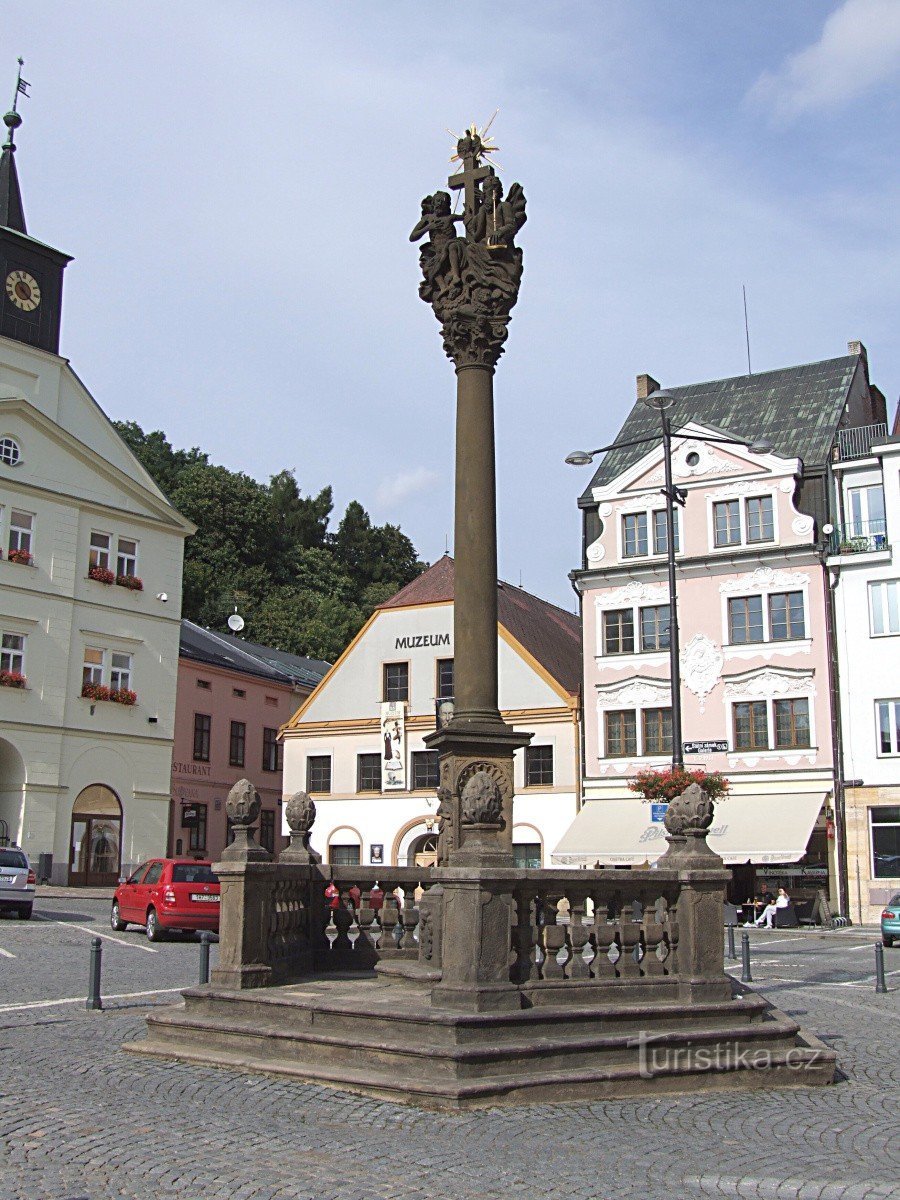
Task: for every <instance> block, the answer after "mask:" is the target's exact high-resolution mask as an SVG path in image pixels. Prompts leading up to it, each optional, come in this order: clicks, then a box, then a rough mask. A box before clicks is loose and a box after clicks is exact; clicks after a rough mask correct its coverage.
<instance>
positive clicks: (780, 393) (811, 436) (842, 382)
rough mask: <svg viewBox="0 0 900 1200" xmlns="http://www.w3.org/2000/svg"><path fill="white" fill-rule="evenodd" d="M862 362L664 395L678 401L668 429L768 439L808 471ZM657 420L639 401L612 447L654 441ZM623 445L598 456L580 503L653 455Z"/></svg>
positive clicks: (818, 461) (825, 445) (717, 382)
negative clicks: (695, 426)
mask: <svg viewBox="0 0 900 1200" xmlns="http://www.w3.org/2000/svg"><path fill="white" fill-rule="evenodd" d="M860 362H861V359H860V357H859V355H857V354H848V355H845V356H844V357H843V358H829V359H826V360H825V361H824V362H816V363H805V364H804V365H802V366H799V367H782V368H781V369H780V370H778V371H763V372H761V373H760V374H758V375H736V376H735V377H734V378H732V379H713V380H711V381H710V382H709V383H692V384H689V385H687V386H686V387H673V388H668V389H667V390H668V391H670V392H671V393H672V394H673V395H674V396H676V397H677V402H676V403H675V405H674V406H673V407H672V408H671V409H669V416H670V418H671V421H672V426H673V428H675V429H677V428H679V427H680V426H682V425H686V424H687V423H688V422H689V421H698V422H700V423H701V424H703V425H708V426H714V427H715V428H716V429H718V430H721V431H722V432H723V433H725V434H726V435H728V436H732V437H736V438H741V439H747V440H748V441H749V440H750V439H752V438H766V439H768V441H770V442H771V443H772V447H773V449H774V450H775V452H776V453H777V454H781V455H784V456H785V457H786V458H799V459H801V460H802V461H803V463H804V465H805V466H807V467H815V466H819V465H823V464H824V463H825V461H826V459H827V458H828V454H829V452H830V450H831V444H832V442H833V441H834V435H835V430H836V429H837V426H838V422H839V421H840V418H841V414H842V412H843V410H844V405H845V404H846V402H847V397H848V394H849V391H850V385H851V383H852V381H853V376H854V373H855V372H856V369H857V367H858V366H859V364H860ZM658 430H659V414H658V413H657V412H656V411H655V410H653V409H651V408H648V407H647V406H646V405H645V404H644V403H642V402H641V401H638V402H637V404H635V406H634V408H633V409H632V410H631V412H630V413H629V414H628V417H627V419H626V421H625V424H624V425H623V426H622V428H621V429H620V430H619V433H618V436H617V437H616V441H630V440H632V439H634V438H640V437H652V436H653V435H654V434H655V433H657V431H658ZM651 445H652V443H648V444H647V445H645V446H627V447H624V448H622V449H621V450H610V451H608V453H607V454H605V455H604V457H603V461H602V462H601V463H600V466H599V467H598V468H597V471H596V473H595V474H594V477H593V479H592V480H591V482H590V484H589V485H588V487H587V489H586V490H585V492H584V494H583V495H582V497H581V499H582V502H583V503H584V502H586V503H590V502H591V501H592V500H593V495H592V489H593V488H595V487H604V486H606V485H607V484H609V483H612V481H613V480H614V479H615V478H616V477H617V476H618V475H620V474H621V473H622V472H623V471H625V470H627V469H628V467H630V466H632V465H633V464H634V463H636V462H638V460H639V459H641V458H642V457H643V456H644V455H645V454H646V453H647V451H648V449H650V448H651Z"/></svg>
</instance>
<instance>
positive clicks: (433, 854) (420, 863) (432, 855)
mask: <svg viewBox="0 0 900 1200" xmlns="http://www.w3.org/2000/svg"><path fill="white" fill-rule="evenodd" d="M437 839H438V835H437V834H436V833H423V834H421V836H420V837H417V838H415V840H414V841H412V842H411V843H410V847H409V850H407V852H406V863H407V866H410V867H433V866H434V865H435V863H436V862H437Z"/></svg>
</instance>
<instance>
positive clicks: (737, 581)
mask: <svg viewBox="0 0 900 1200" xmlns="http://www.w3.org/2000/svg"><path fill="white" fill-rule="evenodd" d="M808 583H809V576H808V575H807V574H806V573H805V572H803V571H782V570H781V569H779V568H773V567H757V568H756V570H755V571H748V572H747V574H746V575H736V576H735V577H734V578H733V579H726V581H725V582H724V583H720V584H719V592H720V593H721V594H722V595H725V594H726V593H728V592H752V591H757V590H759V591H768V590H769V589H771V588H798V587H804V586H805V585H806V584H808Z"/></svg>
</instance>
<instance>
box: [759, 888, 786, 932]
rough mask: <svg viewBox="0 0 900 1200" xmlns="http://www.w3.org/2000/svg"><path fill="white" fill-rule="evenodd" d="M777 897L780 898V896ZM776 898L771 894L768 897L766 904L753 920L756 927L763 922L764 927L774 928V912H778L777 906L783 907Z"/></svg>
mask: <svg viewBox="0 0 900 1200" xmlns="http://www.w3.org/2000/svg"><path fill="white" fill-rule="evenodd" d="M778 899H780V897H779V898H778ZM778 899H774V898H773V897H772V896H770V897H769V902H768V904H767V905H766V907H765V908H764V909H763V910H762V912H761V913H760V914H759V916H758V917H757V918H756V921H755V922H754V924H755V925H756V926H757V927H758V926H760V925H762V924H763V923H765V926H766V929H774V928H775V914H776V913H777V912H778V909H779V908H784V907H785V905H784V904H781V905H779V903H778Z"/></svg>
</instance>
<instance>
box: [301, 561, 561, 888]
mask: <svg viewBox="0 0 900 1200" xmlns="http://www.w3.org/2000/svg"><path fill="white" fill-rule="evenodd" d="M453 582H454V570H453V559H452V558H451V557H450V556H449V555H445V556H444V557H443V558H441V559H440V560H439V561H438V562H436V563H435V564H434V565H433V566H431V567H429V568H428V570H426V571H425V572H424V573H423V574H422V575H420V576H419V577H418V578H417V579H415V580H413V581H412V583H410V584H408V585H407V586H406V587H404V588H403V589H402V590H401V591H399V592H398V593H397V594H396V595H395V596H393V597H392V598H391V599H390V600H387V601H386V602H385V603H383V604H382V605H380V606H379V607H378V608H377V609H376V610H375V612H374V613H373V615H372V616H371V617H370V618H369V620H368V621H367V622H366V624H365V625H364V626H363V628H362V629H361V630H360V631H359V633H358V634H357V635H356V637H355V638H354V639H353V641H352V642H351V643H350V645H349V646H348V647H347V649H346V650H345V651H344V653H343V654H342V655H341V657H340V658H339V659H338V661H337V662H336V663H335V664H334V666H333V667H332V668H331V670H330V671H329V672H328V673H327V674H326V675H325V677H324V679H323V680H322V682H321V683H320V684H319V685H318V686H317V687H316V688H315V690H314V691H313V692H312V693H311V695H310V696H309V697H308V699H307V700H305V701H304V703H303V704H302V705H301V706H300V708H299V709H298V710H297V712H296V713H295V715H294V716H293V718H292V719H291V720H290V721H289V722H288V723H287V725H286V726H285V727H284V730H283V731H282V733H283V740H284V791H285V795H288V794H290V793H292V792H295V791H298V790H304V791H307V792H309V793H310V795H311V796H312V797H313V799H314V800H315V803H316V808H317V816H316V822H315V826H314V828H313V832H312V845H313V848H314V849H315V850H317V851H318V852H319V853H320V854H321V855H322V858H323V861H325V862H326V863H331V864H335V865H356V864H362V865H370V864H371V865H375V866H377V865H380V864H382V863H383V864H385V865H391V866H407V865H409V866H414V865H418V866H429V865H431V864H432V863H433V862H434V860H435V854H436V846H437V818H438V814H437V796H436V788H437V785H438V756H437V752H436V751H433V750H429V749H428V748H427V747H426V746H425V743H424V738H425V736H426V735H427V734H429V733H431V732H432V731H433V730H434V729H435V728H436V727H437V724H438V723H439V722H440V723H445V722H446V721H448V720H449V719H450V718H451V717H452V713H453ZM497 602H498V623H497V639H498V656H499V704H500V709H501V712H502V715H503V718H504V720H505V721H507V722H509V724H510V725H512V726H514V727H515V728H516V729H521V730H527V731H529V732H532V733H533V734H534V737H533V739H532V742H531V745H530V746H528V747H527V748H526V749H524V750H519V751H517V752H516V759H515V799H514V807H513V831H512V833H513V843H514V852H515V858H516V863H517V864H518V865H519V866H521V867H546V866H549V865H550V851H551V850H552V848H553V847H554V846H555V845H556V843H557V842H558V841H559V839H560V838H561V836H562V834H563V832H564V831H565V830H566V828H568V826H569V825H570V823H571V822H572V820H573V818H574V816H575V813H576V812H577V810H578V806H579V771H578V762H579V759H580V745H579V722H578V712H579V707H578V689H579V683H580V675H581V644H580V630H579V622H578V618H577V617H576V616H575V615H574V614H573V613H569V612H566V611H565V610H563V609H560V608H557V607H556V606H555V605H553V604H550V603H548V602H547V601H545V600H541V599H539V598H538V597H537V596H533V595H531V594H530V593H529V592H526V591H524V590H523V589H522V588H516V587H512V586H511V585H510V584H507V583H502V582H498V584H497Z"/></svg>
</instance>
